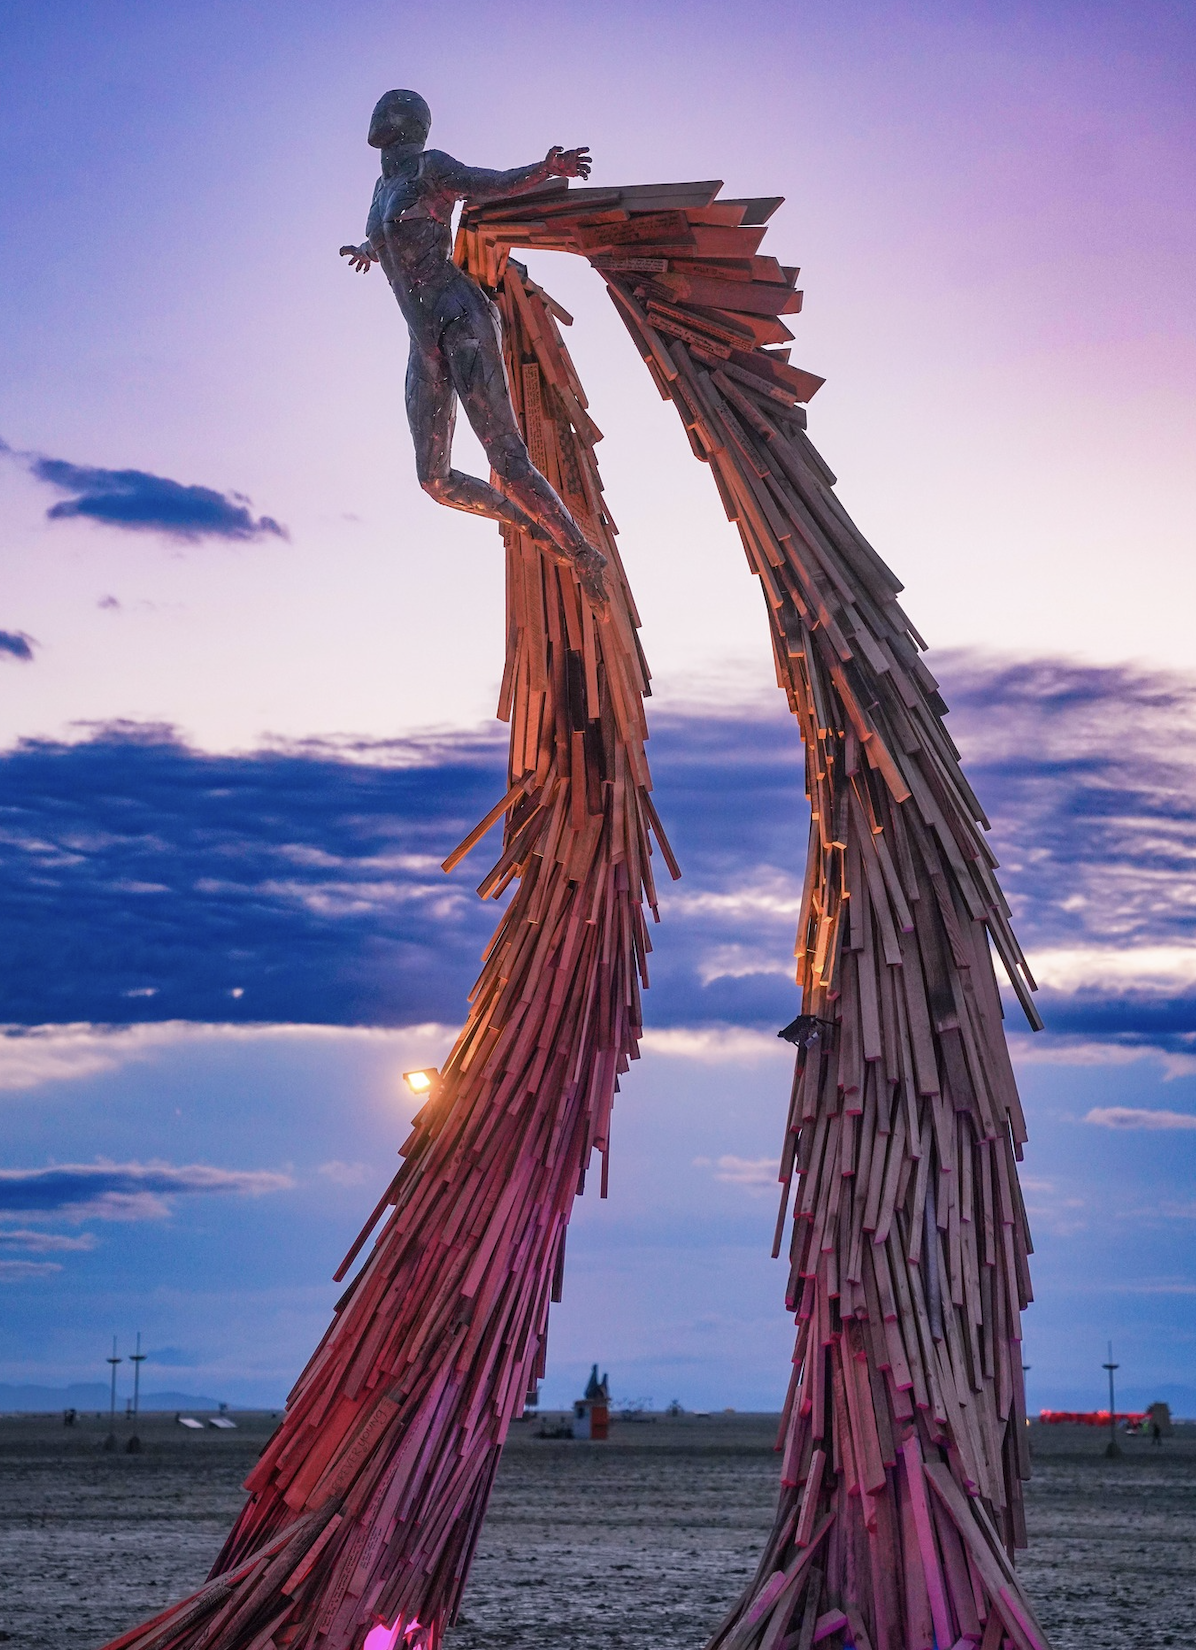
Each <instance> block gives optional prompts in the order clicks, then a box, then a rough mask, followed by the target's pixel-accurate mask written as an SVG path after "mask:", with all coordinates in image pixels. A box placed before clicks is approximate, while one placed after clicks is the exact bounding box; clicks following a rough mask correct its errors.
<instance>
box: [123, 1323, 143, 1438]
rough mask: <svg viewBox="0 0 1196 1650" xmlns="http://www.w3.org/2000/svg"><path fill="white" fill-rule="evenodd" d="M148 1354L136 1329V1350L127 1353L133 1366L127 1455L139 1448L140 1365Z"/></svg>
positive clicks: (139, 1332)
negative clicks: (130, 1426) (143, 1349)
mask: <svg viewBox="0 0 1196 1650" xmlns="http://www.w3.org/2000/svg"><path fill="white" fill-rule="evenodd" d="M148 1356H149V1354H148V1353H147V1352H143V1351H142V1350H141V1331H140V1329H139V1330H138V1331H137V1350H136V1352H131V1353H130V1354H129V1362H130V1363H131V1364H132V1366H133V1436H132V1437H131V1438H130V1439H129V1441H128V1443H127V1444H126V1445H125V1450H126V1451H127V1453H128V1454H129V1455H136V1454H137V1453H138V1451H139V1450H140V1449H141V1439H140V1438H139V1437H138V1436H137V1412H138V1410H139V1409H140V1407H141V1366H142V1364H143V1363H144V1362H145V1360H146V1358H147V1357H148Z"/></svg>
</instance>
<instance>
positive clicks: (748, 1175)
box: [712, 1153, 777, 1192]
mask: <svg viewBox="0 0 1196 1650" xmlns="http://www.w3.org/2000/svg"><path fill="white" fill-rule="evenodd" d="M712 1167H713V1169H714V1178H715V1179H716V1180H723V1181H726V1182H727V1184H728V1185H730V1186H744V1187H746V1188H747V1190H748V1191H749V1192H763V1191H771V1190H772V1189H773V1188H774V1187H775V1186H776V1185H777V1160H776V1158H775V1157H735V1156H733V1155H731V1154H729V1153H728V1154H727V1155H725V1156H723V1157H720V1158H717V1159H716V1160H715V1162H714V1164H713V1165H712Z"/></svg>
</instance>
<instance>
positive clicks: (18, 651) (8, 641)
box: [0, 630, 33, 664]
mask: <svg viewBox="0 0 1196 1650" xmlns="http://www.w3.org/2000/svg"><path fill="white" fill-rule="evenodd" d="M32 640H33V637H32V636H26V634H25V632H24V631H23V630H0V657H2V658H7V659H20V660H21V661H22V663H24V664H28V663H29V661H30V660H31V659H32V658H33V649H32V647H31V646H30V645H29V644H30V643H31V642H32Z"/></svg>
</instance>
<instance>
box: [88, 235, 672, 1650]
mask: <svg viewBox="0 0 1196 1650" xmlns="http://www.w3.org/2000/svg"><path fill="white" fill-rule="evenodd" d="M501 302H502V305H503V310H504V320H505V322H506V326H507V340H506V341H507V349H508V370H509V371H510V374H511V381H512V387H513V389H514V391H515V399H516V405H517V407H518V408H519V411H520V414H521V416H522V418H523V421H524V428H525V431H526V433H527V437H528V442H529V445H530V448H531V451H532V454H533V456H534V459H535V462H536V463H537V464H538V466H539V467H540V469H541V470H542V471H543V472H544V473H545V474H547V475H548V476H549V477H550V478H551V480H552V481H553V483H554V484H555V485H556V486H558V487H559V489H560V491H561V493H562V495H563V497H564V498H565V499H566V501H567V502H568V504H569V506H570V508H571V509H572V510H573V511H574V512H575V514H576V516H577V518H578V520H579V521H580V522H581V524H582V526H583V528H584V530H585V531H586V532H587V533H588V534H589V535H590V536H591V537H592V538H593V539H595V541H596V542H599V543H601V544H602V545H603V547H604V549H605V551H606V553H607V555H608V557H609V558H610V564H611V565H610V569H609V571H608V575H607V583H608V588H609V589H610V594H611V601H610V618H609V622H606V623H599V622H596V621H595V619H594V617H593V614H592V613H591V611H590V609H589V607H588V606H587V605H586V603H585V602H584V601H583V600H582V599H581V598H580V595H579V591H578V587H577V585H576V583H575V581H574V579H573V577H572V575H571V574H569V573H567V572H564V571H562V569H561V568H560V567H558V566H557V565H556V563H555V562H554V561H552V560H549V559H548V558H547V557H545V556H544V555H542V554H541V552H540V550H539V549H538V548H537V547H536V546H535V545H533V544H532V542H531V541H530V540H528V539H526V538H524V537H523V536H521V535H520V534H518V533H514V532H512V533H510V534H509V535H508V536H507V540H506V551H507V660H506V673H505V676H504V679H503V686H502V699H501V704H500V708H499V714H500V716H502V717H503V718H504V719H506V720H509V722H510V724H511V744H510V769H509V787H510V788H509V790H508V792H507V794H506V795H505V796H504V797H503V798H502V799H501V801H499V802H498V803H497V804H496V806H495V807H494V808H493V809H492V810H491V812H490V814H489V815H487V817H486V818H485V819H484V820H482V821H481V823H480V824H479V825H478V826H477V828H476V829H475V830H474V831H472V832H471V833H470V835H469V836H468V837H467V838H466V839H465V841H464V842H463V843H462V844H461V846H460V847H459V848H458V849H457V850H456V851H455V852H454V853H453V854H451V855H450V856H449V858H448V860H446V862H445V869H446V870H448V869H451V867H452V866H453V865H455V864H456V863H457V862H458V861H459V860H460V859H461V858H462V857H463V856H464V855H465V854H466V853H467V852H468V851H469V849H470V848H471V847H472V846H473V845H474V844H475V843H476V842H478V841H479V840H480V839H481V838H482V837H483V836H484V835H485V833H486V831H487V829H488V828H489V827H490V826H491V825H493V824H495V823H497V821H498V820H499V819H500V818H504V817H505V830H504V839H503V851H502V854H501V856H500V857H499V859H498V862H497V864H495V866H494V867H493V869H492V870H490V871H489V872H488V874H487V875H486V876H485V877H484V878H483V879H482V882H481V884H480V886H479V889H478V892H479V893H480V894H481V895H482V896H483V897H492V898H497V897H498V896H499V895H501V894H502V893H503V892H504V891H505V890H506V889H507V888H508V887H509V886H510V885H511V884H512V883H516V884H517V887H516V891H515V893H514V895H513V897H512V899H511V902H510V904H509V905H508V907H507V910H506V912H505V914H504V916H503V918H502V920H501V921H500V923H499V926H498V929H497V931H496V933H495V935H494V938H493V939H492V941H491V942H490V945H489V947H488V948H487V951H486V954H485V958H484V961H483V967H482V972H481V976H480V978H479V980H478V982H477V985H476V987H475V989H474V992H473V995H472V1009H471V1012H470V1015H469V1019H468V1022H467V1024H466V1026H465V1029H464V1031H463V1032H462V1034H461V1036H460V1037H459V1039H458V1040H457V1043H456V1045H455V1047H454V1048H453V1051H452V1053H451V1054H450V1055H449V1057H448V1060H447V1062H446V1064H445V1066H444V1069H443V1071H442V1072H441V1073H440V1074H439V1081H438V1082H437V1084H436V1086H435V1088H434V1091H433V1093H432V1095H431V1098H430V1099H429V1101H428V1103H427V1104H426V1105H425V1107H424V1108H423V1110H422V1111H421V1112H420V1113H419V1115H418V1116H417V1118H416V1119H415V1123H414V1126H413V1129H412V1132H411V1136H410V1138H409V1140H408V1141H407V1143H406V1144H405V1146H404V1147H403V1148H402V1156H403V1158H404V1162H403V1165H402V1167H401V1168H400V1170H399V1172H398V1174H397V1175H396V1176H395V1178H394V1181H393V1182H392V1184H391V1185H390V1187H389V1188H388V1189H387V1191H386V1193H385V1194H384V1196H383V1198H382V1200H381V1202H380V1203H379V1205H378V1207H377V1209H375V1211H374V1214H373V1216H372V1217H371V1219H370V1221H369V1222H368V1223H367V1225H366V1228H365V1230H364V1231H363V1233H362V1234H361V1237H360V1238H359V1239H358V1241H357V1243H356V1244H355V1245H354V1247H353V1250H352V1251H351V1252H350V1255H349V1257H348V1258H347V1260H346V1262H345V1264H344V1266H342V1268H341V1272H340V1273H339V1274H338V1277H339V1276H343V1275H344V1273H345V1272H346V1270H347V1268H348V1266H349V1265H351V1264H352V1262H353V1260H354V1259H355V1257H356V1255H357V1253H358V1252H359V1250H360V1248H361V1246H362V1245H363V1244H364V1242H365V1240H366V1238H367V1237H368V1236H369V1234H370V1232H371V1231H372V1230H373V1228H374V1226H375V1225H376V1223H377V1221H378V1220H380V1219H381V1218H382V1217H383V1216H386V1217H387V1218H386V1220H385V1224H384V1226H383V1228H382V1230H381V1232H380V1234H379V1236H378V1238H377V1240H376V1242H375V1245H374V1248H373V1250H372V1252H371V1254H370V1256H369V1259H368V1260H367V1262H366V1263H365V1265H364V1266H363V1268H362V1269H361V1271H360V1272H359V1273H358V1275H357V1276H356V1277H355V1278H354V1280H353V1282H352V1284H351V1285H350V1287H349V1288H348V1290H347V1291H346V1293H345V1295H344V1297H343V1299H342V1300H341V1302H340V1303H339V1305H338V1307H337V1311H336V1316H335V1318H334V1321H333V1323H332V1326H331V1328H330V1329H329V1331H328V1333H327V1334H326V1336H325V1337H324V1340H323V1342H322V1343H321V1345H320V1346H319V1348H318V1349H317V1350H316V1353H315V1355H314V1356H313V1358H312V1360H311V1362H310V1363H309V1364H308V1366H307V1368H306V1370H305V1371H304V1372H303V1374H302V1376H301V1377H300V1379H299V1381H298V1383H297V1385H296V1387H295V1389H294V1391H293V1392H292V1394H291V1397H290V1399H289V1401H288V1405H287V1411H286V1416H285V1418H284V1420H283V1423H282V1425H281V1426H280V1427H279V1429H278V1431H277V1432H276V1433H275V1434H274V1437H273V1438H272V1439H271V1440H270V1443H269V1445H268V1446H267V1448H266V1450H265V1451H264V1453H263V1455H262V1458H261V1460H260V1461H259V1462H258V1463H257V1465H256V1467H255V1468H254V1470H253V1472H252V1474H251V1475H250V1477H249V1479H248V1480H247V1483H246V1488H247V1489H248V1490H249V1492H250V1499H249V1501H248V1502H247V1504H246V1506H245V1508H244V1510H243V1512H242V1514H241V1516H240V1518H239V1519H238V1521H237V1524H236V1526H235V1528H234V1529H233V1531H232V1534H231V1535H230V1536H229V1538H228V1541H227V1542H226V1544H225V1547H224V1549H223V1551H222V1553H221V1555H220V1557H219V1559H218V1560H217V1563H216V1565H215V1568H214V1569H213V1572H212V1576H211V1579H210V1580H209V1582H208V1584H207V1586H206V1587H204V1588H203V1589H202V1590H201V1591H200V1592H199V1593H197V1594H195V1595H194V1596H193V1597H192V1598H190V1599H187V1600H184V1602H183V1603H182V1604H180V1605H176V1606H175V1607H174V1608H173V1609H171V1610H168V1611H166V1612H165V1613H164V1614H163V1615H161V1616H159V1617H158V1618H156V1620H154V1621H152V1622H149V1623H148V1624H146V1625H145V1626H143V1627H140V1628H138V1629H136V1630H135V1631H133V1632H131V1633H128V1634H126V1635H125V1636H124V1637H123V1638H121V1639H117V1640H116V1641H114V1643H113V1644H112V1645H111V1646H109V1650H122V1647H126V1646H127V1647H129V1650H183V1647H186V1650H201V1647H203V1650H209V1647H210V1650H284V1647H287V1650H306V1647H308V1646H314V1647H318V1650H347V1647H349V1646H353V1647H355V1650H358V1647H360V1646H361V1644H362V1642H363V1640H364V1638H365V1636H366V1634H367V1632H369V1631H370V1630H371V1629H373V1628H375V1625H376V1624H385V1626H386V1627H387V1628H391V1629H393V1633H392V1634H387V1633H386V1632H383V1633H382V1634H381V1637H382V1638H383V1640H384V1641H385V1642H389V1643H397V1644H399V1645H400V1646H402V1645H403V1644H405V1643H406V1644H410V1645H412V1646H414V1645H416V1644H418V1645H420V1646H428V1647H434V1646H435V1645H436V1644H438V1643H439V1641H440V1638H441V1635H442V1631H443V1628H444V1626H445V1625H446V1624H447V1623H448V1622H450V1621H451V1620H452V1618H453V1614H454V1612H455V1610H456V1607H457V1604H458V1601H459V1599H460V1596H461V1590H462V1587H463V1586H464V1582H465V1577H466V1573H467V1571H468V1567H469V1562H470V1559H471V1557H472V1554H473V1549H474V1546H475V1544H476V1541H477V1536H478V1532H479V1530H480V1527H481V1522H482V1517H483V1514H484V1513H485V1509H486V1504H487V1501H488V1498H489V1494H490V1488H491V1484H492V1482H493V1479H494V1473H495V1469H496V1468H497V1465H498V1459H499V1455H500V1452H501V1449H502V1445H503V1441H504V1439H505V1437H506V1433H507V1428H508V1426H509V1424H510V1422H511V1419H512V1417H514V1416H516V1415H518V1414H520V1413H521V1412H522V1409H523V1405H524V1402H525V1399H526V1397H527V1394H528V1392H529V1389H531V1388H532V1387H534V1385H535V1383H536V1382H537V1380H538V1379H539V1377H540V1376H541V1375H542V1374H543V1372H544V1355H545V1337H546V1331H547V1318H548V1306H549V1301H550V1299H551V1298H559V1291H560V1283H561V1276H562V1269H563V1265H564V1245H565V1227H566V1223H567V1221H568V1218H569V1212H570V1209H571V1206H572V1203H573V1199H574V1197H575V1196H576V1195H577V1194H578V1193H579V1192H580V1191H581V1189H582V1186H583V1184H584V1181H585V1175H586V1167H587V1164H588V1163H589V1161H590V1158H591V1154H592V1153H593V1152H595V1151H597V1152H598V1153H599V1154H600V1155H601V1159H602V1180H603V1190H604V1191H605V1181H606V1163H607V1145H608V1139H609V1128H610V1116H611V1105H612V1101H613V1097H614V1093H615V1091H616V1089H617V1087H618V1076H619V1074H620V1073H622V1072H625V1071H626V1070H627V1067H628V1062H629V1061H630V1060H631V1059H634V1058H635V1057H636V1053H637V1042H638V1039H639V1036H640V1030H641V1011H640V986H641V983H642V984H644V985H646V984H647V978H648V975H647V953H648V951H649V949H650V946H649V939H648V931H647V927H646V924H645V919H644V905H645V902H646V903H647V904H648V905H650V906H651V907H652V909H653V911H654V912H655V907H656V892H655V888H654V885H653V877H652V868H651V865H650V855H651V852H652V850H651V848H650V846H649V831H650V830H652V831H654V832H655V833H656V834H657V837H658V841H659V842H660V846H661V848H662V850H663V852H664V856H665V859H666V862H667V863H668V865H669V867H670V869H671V870H672V872H673V874H674V875H677V874H678V873H677V870H676V866H675V863H674V862H673V859H672V855H671V853H670V851H669V849H668V847H667V844H665V843H664V841H663V839H662V838H661V837H660V827H659V824H658V822H657V820H656V816H655V812H654V810H653V807H652V802H651V798H650V797H649V794H648V792H649V789H650V784H651V781H650V779H649V775H648V768H647V763H646V761H645V757H644V739H645V738H646V728H645V724H644V713H643V696H644V694H645V692H646V691H647V671H646V667H645V665H644V661H643V657H642V654H641V653H640V651H639V646H638V639H637V637H636V633H635V627H636V625H637V624H638V620H637V618H636V616H635V609H634V606H633V604H632V602H631V597H630V593H629V591H628V589H627V586H626V581H625V580H624V579H623V577H622V572H621V568H620V565H619V558H618V552H617V549H616V547H615V544H614V539H613V536H612V534H611V531H610V525H609V521H608V519H607V517H606V514H605V511H604V508H603V504H602V496H601V489H600V483H599V480H598V475H597V469H596V466H595V464H594V460H593V444H594V441H595V440H597V439H598V432H597V430H596V429H595V428H594V426H593V425H592V424H591V422H590V420H589V418H588V415H587V414H586V412H585V410H584V403H585V397H584V394H583V393H582V391H581V387H580V385H579V384H578V382H577V378H576V375H575V373H574V371H573V367H572V364H571V362H570V361H569V357H568V354H567V352H566V351H565V349H564V346H563V344H562V343H561V340H560V334H559V332H558V330H557V328H556V323H555V320H554V318H553V311H554V307H555V306H553V304H552V302H551V300H549V299H547V298H546V297H545V296H544V295H543V294H542V293H540V292H539V290H538V289H537V288H535V287H534V286H533V285H532V284H530V283H525V282H524V281H523V280H522V279H521V278H520V276H519V273H518V271H517V269H516V268H515V266H511V268H510V270H509V271H508V272H507V275H506V279H505V282H504V285H503V290H502V293H501Z"/></svg>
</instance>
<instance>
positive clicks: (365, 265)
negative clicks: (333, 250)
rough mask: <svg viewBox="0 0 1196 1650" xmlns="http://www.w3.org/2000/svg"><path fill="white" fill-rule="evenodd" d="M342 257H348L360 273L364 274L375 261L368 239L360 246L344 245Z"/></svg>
mask: <svg viewBox="0 0 1196 1650" xmlns="http://www.w3.org/2000/svg"><path fill="white" fill-rule="evenodd" d="M341 257H342V258H348V260H349V262H350V263H351V264H352V266H353V268H354V269H355V270H357V272H358V274H359V275H364V274H365V272H366V271H367V270H368V269H369V267H370V265H371V264H372V263H373V261H374V254H373V253H372V252H371V251H370V246H369V242H368V241H363V242H362V243H361V245H360V246H342V247H341Z"/></svg>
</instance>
